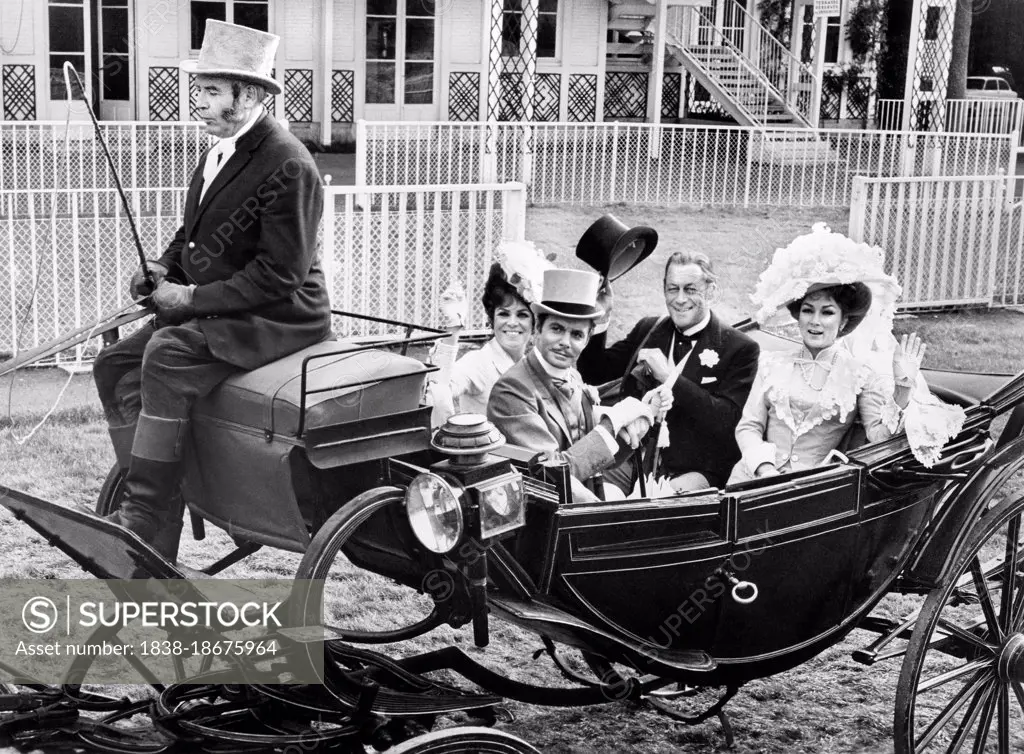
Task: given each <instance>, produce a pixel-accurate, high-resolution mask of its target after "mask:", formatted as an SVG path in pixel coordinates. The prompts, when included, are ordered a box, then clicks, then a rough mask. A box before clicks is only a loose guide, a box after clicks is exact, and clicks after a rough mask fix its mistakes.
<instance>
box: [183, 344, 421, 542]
mask: <svg viewBox="0 0 1024 754" xmlns="http://www.w3.org/2000/svg"><path fill="white" fill-rule="evenodd" d="M428 371H429V368H428V367H427V366H426V365H424V364H423V362H421V361H419V360H417V359H414V358H411V357H409V356H404V355H401V354H398V353H393V352H390V351H387V350H380V349H367V348H365V347H360V346H359V345H358V344H352V343H344V342H337V341H326V342H323V343H320V344H317V345H315V346H311V347H309V348H306V349H303V350H301V351H299V352H297V353H295V354H292V355H291V356H288V357H285V358H284V359H280V360H278V361H275V362H272V363H271V364H268V365H266V366H264V367H261V368H260V369H256V370H254V371H251V372H244V373H242V374H239V375H236V376H234V377H230V378H229V379H228V380H226V381H225V382H224V383H223V384H222V385H220V386H219V387H218V388H217V389H216V390H215V391H214V392H213V393H211V394H210V395H209V396H207V397H206V398H204V399H203V400H201V401H199V402H198V403H197V404H196V406H195V407H194V408H193V411H192V426H191V432H192V442H191V443H190V446H189V451H188V455H187V457H186V472H185V477H184V482H183V488H182V489H183V494H184V497H185V500H186V501H187V503H188V505H189V507H190V509H191V510H192V511H193V512H194V513H197V514H198V515H200V516H201V517H202V518H203V519H206V520H208V521H211V522H212V523H214V524H216V525H217V526H220V527H222V528H224V529H225V530H226V531H228V532H229V533H231V534H232V535H234V536H236V537H237V538H240V539H245V540H249V541H252V542H257V543H259V544H264V545H270V546H272V547H278V548H281V549H285V550H292V551H295V552H303V551H304V550H305V549H306V547H307V546H308V545H309V541H310V530H311V529H313V530H315V528H316V526H317V524H318V523H322V521H323V520H324V519H325V518H326V517H327V516H329V515H330V514H331V513H332V512H333V510H334V509H335V508H337V507H339V506H340V505H342V504H343V503H344V502H345V501H346V500H348V499H349V498H351V497H352V496H354V495H355V494H358V493H359V492H362V491H363V490H365V489H368V488H370V487H372V486H375V485H376V484H377V483H378V482H379V473H378V469H377V464H374V463H372V462H373V461H375V460H379V459H382V458H389V457H393V456H395V455H399V454H402V453H407V452H412V451H416V450H422V449H424V448H426V447H428V443H429V408H424V407H421V406H420V401H419V398H420V396H421V395H422V392H423V384H424V380H425V377H426V374H427V373H428ZM303 377H305V379H303Z"/></svg>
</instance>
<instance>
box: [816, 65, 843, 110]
mask: <svg viewBox="0 0 1024 754" xmlns="http://www.w3.org/2000/svg"><path fill="white" fill-rule="evenodd" d="M842 104H843V80H842V79H841V78H840V77H839V76H834V75H832V74H830V73H826V74H825V75H824V76H823V77H822V80H821V107H820V109H819V111H818V117H819V118H820V119H821V120H839V115H840V112H841V110H842Z"/></svg>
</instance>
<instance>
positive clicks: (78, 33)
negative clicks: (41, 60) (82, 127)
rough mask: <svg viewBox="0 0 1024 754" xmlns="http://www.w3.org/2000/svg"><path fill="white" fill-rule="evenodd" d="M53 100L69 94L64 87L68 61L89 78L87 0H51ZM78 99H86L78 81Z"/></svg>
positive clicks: (51, 76) (51, 87) (51, 82)
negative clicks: (86, 26)
mask: <svg viewBox="0 0 1024 754" xmlns="http://www.w3.org/2000/svg"><path fill="white" fill-rule="evenodd" d="M47 10H48V11H49V18H48V22H49V28H50V99H53V100H62V99H65V98H66V97H67V94H66V92H65V90H64V72H63V67H64V63H65V62H68V63H71V65H73V66H74V67H75V70H76V71H78V75H79V76H81V77H82V81H85V79H86V70H85V4H84V2H83V0H50V3H49V7H48V9H47ZM71 85H72V87H74V91H73V92H72V96H73V97H74V98H75V99H83V94H82V92H81V90H79V89H78V84H77V82H75V81H74V79H72V82H71Z"/></svg>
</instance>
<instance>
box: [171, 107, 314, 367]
mask: <svg viewBox="0 0 1024 754" xmlns="http://www.w3.org/2000/svg"><path fill="white" fill-rule="evenodd" d="M205 161H206V157H205V155H204V157H203V158H202V159H201V160H200V161H199V167H198V168H197V169H196V171H195V172H194V173H193V174H192V182H191V184H190V185H189V189H188V197H187V199H186V202H185V221H184V223H183V224H182V226H181V227H180V228H179V229H178V232H177V233H176V234H175V235H174V239H173V240H172V241H171V243H170V245H169V246H168V247H167V250H166V251H165V252H164V255H163V256H162V257H161V258H160V262H162V263H163V264H165V265H167V267H168V269H169V277H170V279H171V280H175V281H177V282H181V283H186V284H189V283H195V284H196V285H197V286H198V287H197V288H196V290H195V296H194V299H193V302H194V304H195V312H196V317H197V318H198V322H199V327H200V329H201V330H202V331H203V334H204V335H205V336H206V339H207V342H208V343H209V347H210V350H211V351H212V352H213V354H214V356H216V357H217V358H218V359H222V360H223V361H226V362H228V363H229V364H234V365H235V366H238V367H241V368H243V369H255V368H256V367H259V366H262V365H263V364H266V363H269V362H271V361H274V360H275V359H279V358H281V357H282V356H286V355H287V354H289V353H293V352H295V351H298V350H299V349H301V348H304V347H306V346H308V345H312V344H313V343H318V342H320V341H321V340H324V339H325V338H326V337H327V336H328V335H329V334H330V331H331V314H330V301H329V299H328V295H327V286H326V283H325V281H324V275H323V272H322V271H321V270H320V267H319V264H318V260H317V241H316V235H317V229H318V228H319V225H320V218H321V215H322V214H323V202H324V200H323V187H322V186H321V183H320V174H319V172H318V171H317V168H316V164H315V163H314V162H313V158H312V157H311V156H310V154H309V152H308V151H307V150H306V148H305V147H304V146H302V144H301V143H300V142H299V140H298V139H296V138H295V137H294V136H292V135H291V134H290V133H288V132H287V131H286V130H284V128H282V127H281V126H280V125H279V124H278V123H277V121H275V120H274V119H273V118H272V117H270V116H269V115H267V114H264V115H263V116H262V117H261V118H260V119H259V120H257V121H256V123H254V124H253V126H252V128H250V129H249V131H248V132H247V133H245V134H244V135H243V136H242V137H241V138H239V140H238V143H237V144H236V150H235V153H234V154H233V155H231V157H230V159H228V161H227V162H226V163H225V164H224V166H223V167H222V168H221V170H220V172H219V173H218V174H217V176H216V177H215V178H214V179H213V181H212V183H211V185H210V186H209V188H208V189H207V191H206V194H205V195H204V196H203V201H202V204H199V194H200V190H201V188H202V184H203V165H204V164H205Z"/></svg>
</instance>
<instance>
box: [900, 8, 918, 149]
mask: <svg viewBox="0 0 1024 754" xmlns="http://www.w3.org/2000/svg"><path fill="white" fill-rule="evenodd" d="M922 5H923V3H922V0H914V8H913V11H912V12H911V15H910V41H909V42H908V43H907V44H908V47H907V76H906V79H904V81H903V113H902V115H903V117H902V118H900V130H901V131H910V130H911V129H913V128H914V127H915V126H916V125H917V114H916V113H915V112H914V87H915V86H916V84H917V57H918V47H919V46H920V44H921V6H922Z"/></svg>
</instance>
